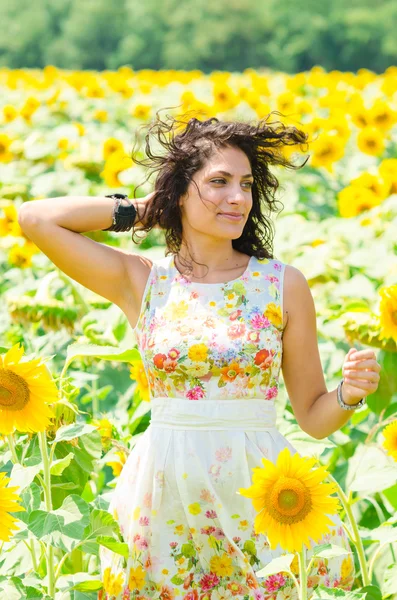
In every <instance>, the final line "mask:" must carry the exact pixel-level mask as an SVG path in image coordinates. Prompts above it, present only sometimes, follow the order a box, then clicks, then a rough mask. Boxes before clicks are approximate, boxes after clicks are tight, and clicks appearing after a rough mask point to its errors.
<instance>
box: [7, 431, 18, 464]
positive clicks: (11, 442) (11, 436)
mask: <svg viewBox="0 0 397 600" xmlns="http://www.w3.org/2000/svg"><path fill="white" fill-rule="evenodd" d="M7 440H8V445H9V447H10V450H11V456H12V462H13V463H14V465H17V464H18V463H19V460H18V456H17V453H16V450H15V440H14V434H13V433H9V434H8V435H7Z"/></svg>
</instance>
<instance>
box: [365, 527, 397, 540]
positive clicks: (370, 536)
mask: <svg viewBox="0 0 397 600" xmlns="http://www.w3.org/2000/svg"><path fill="white" fill-rule="evenodd" d="M359 531H360V536H361V537H362V538H363V539H367V540H374V541H376V542H379V543H380V544H386V543H389V542H396V541H397V527H391V526H390V525H381V526H380V527H376V528H375V529H362V528H361V527H360V529H359Z"/></svg>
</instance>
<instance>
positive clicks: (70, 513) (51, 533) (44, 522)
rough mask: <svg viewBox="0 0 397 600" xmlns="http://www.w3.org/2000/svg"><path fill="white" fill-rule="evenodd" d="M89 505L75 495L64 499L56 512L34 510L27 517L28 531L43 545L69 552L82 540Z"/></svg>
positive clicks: (87, 520) (86, 523) (87, 519)
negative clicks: (48, 544) (51, 545)
mask: <svg viewBox="0 0 397 600" xmlns="http://www.w3.org/2000/svg"><path fill="white" fill-rule="evenodd" d="M89 510H90V509H89V505H88V504H87V503H86V502H85V501H84V500H83V499H82V498H80V496H77V495H76V494H72V495H70V496H68V497H67V498H65V500H64V502H63V504H62V506H61V507H60V508H58V510H54V511H53V512H51V513H48V512H46V511H44V510H34V511H33V512H32V513H30V515H29V521H28V527H29V529H30V531H31V532H32V533H33V534H34V535H35V536H36V537H37V538H38V539H40V540H43V541H44V542H45V543H50V544H53V545H54V546H56V547H58V548H62V550H64V551H65V552H69V551H70V550H72V549H73V548H74V546H75V545H76V543H77V542H78V541H80V540H81V539H82V538H83V535H84V530H85V528H86V527H87V525H88V523H89Z"/></svg>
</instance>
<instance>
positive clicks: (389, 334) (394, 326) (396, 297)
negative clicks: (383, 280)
mask: <svg viewBox="0 0 397 600" xmlns="http://www.w3.org/2000/svg"><path fill="white" fill-rule="evenodd" d="M379 295H380V296H381V301H380V308H379V310H380V316H379V321H380V325H381V332H380V334H379V339H380V340H383V339H388V338H393V339H394V340H395V341H396V342H397V285H391V286H388V287H382V288H381V289H380V290H379Z"/></svg>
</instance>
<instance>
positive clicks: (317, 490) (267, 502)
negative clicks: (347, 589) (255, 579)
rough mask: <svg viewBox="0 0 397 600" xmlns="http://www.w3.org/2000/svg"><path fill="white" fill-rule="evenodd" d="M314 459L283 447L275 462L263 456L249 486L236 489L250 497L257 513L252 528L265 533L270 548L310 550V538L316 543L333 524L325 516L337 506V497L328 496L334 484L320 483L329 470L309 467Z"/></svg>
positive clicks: (314, 461) (335, 509)
mask: <svg viewBox="0 0 397 600" xmlns="http://www.w3.org/2000/svg"><path fill="white" fill-rule="evenodd" d="M316 461H317V459H316V458H302V457H301V456H299V454H297V453H296V454H294V455H291V453H290V450H289V448H284V450H282V451H281V452H280V454H279V455H278V458H277V462H276V464H273V463H272V462H271V461H270V460H268V459H266V458H264V457H263V458H262V463H263V466H264V467H265V468H264V469H263V468H261V467H253V469H252V470H253V471H254V474H253V478H252V481H253V484H252V485H251V487H249V488H240V489H239V492H238V493H240V494H241V495H242V496H246V497H247V498H252V504H253V506H254V509H255V510H256V511H257V512H258V514H257V515H256V517H255V522H254V528H255V531H256V532H257V533H264V534H266V535H267V537H268V540H269V543H270V547H271V549H272V550H274V549H275V548H276V547H277V544H280V546H281V547H282V548H283V549H285V550H287V551H290V552H298V551H300V550H301V549H302V544H305V545H306V546H307V548H309V549H310V541H309V537H311V538H312V539H313V540H314V541H315V542H318V541H319V540H320V538H321V537H322V536H323V535H324V533H327V532H329V527H328V526H329V525H331V526H333V525H334V523H333V522H332V521H331V520H330V519H329V518H328V516H327V515H328V514H333V513H336V512H337V510H338V508H339V501H338V498H331V497H330V494H333V493H334V492H335V491H336V485H335V484H334V483H323V480H324V479H325V478H326V477H327V475H328V472H327V471H326V469H325V467H322V466H321V467H318V468H316V469H312V467H313V465H314V464H315V463H316Z"/></svg>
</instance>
